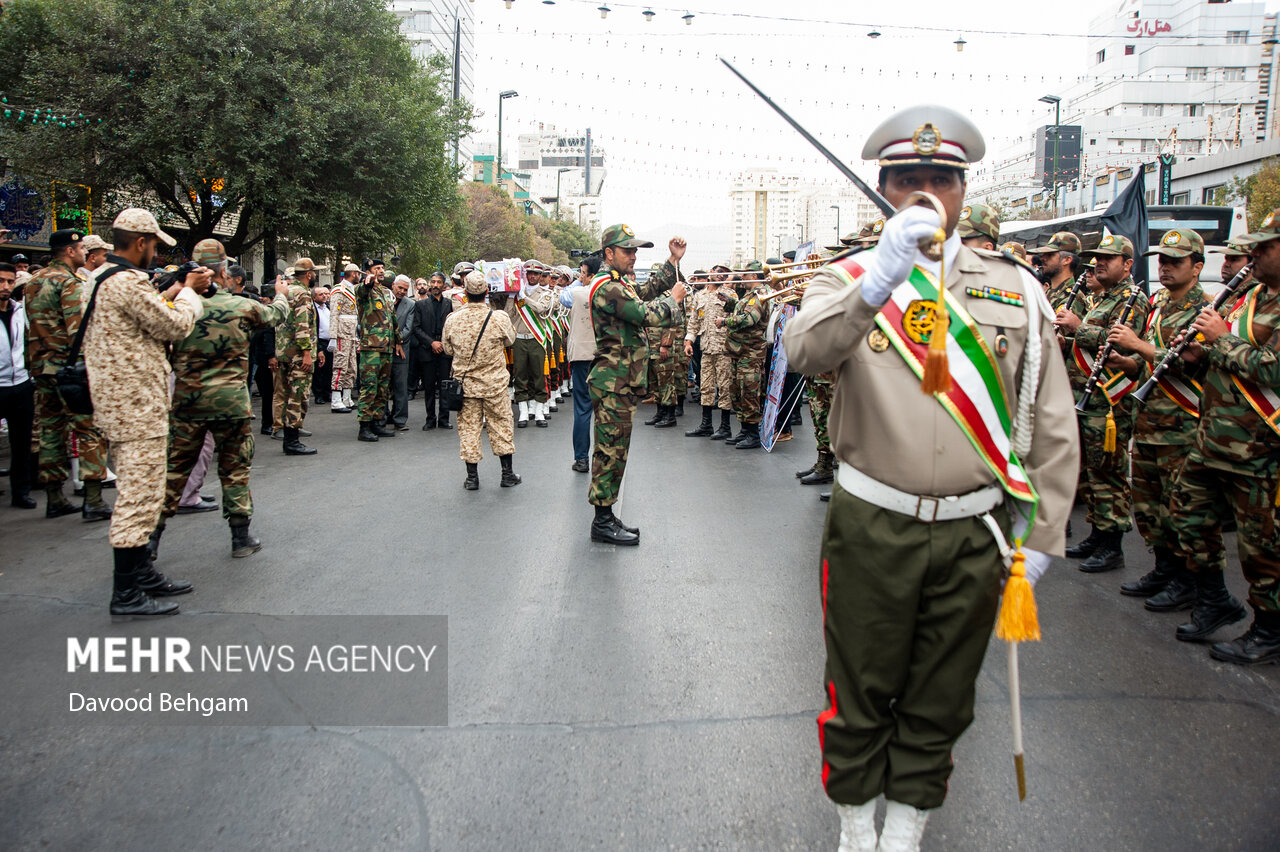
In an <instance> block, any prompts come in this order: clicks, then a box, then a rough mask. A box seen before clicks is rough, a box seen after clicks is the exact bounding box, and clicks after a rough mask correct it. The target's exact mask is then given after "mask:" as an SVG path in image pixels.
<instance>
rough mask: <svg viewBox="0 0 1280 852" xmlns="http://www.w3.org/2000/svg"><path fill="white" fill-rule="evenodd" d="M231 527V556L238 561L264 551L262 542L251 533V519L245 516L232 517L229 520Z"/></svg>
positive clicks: (228, 523)
mask: <svg viewBox="0 0 1280 852" xmlns="http://www.w3.org/2000/svg"><path fill="white" fill-rule="evenodd" d="M227 525H228V526H229V527H231V555H232V556H234V557H235V558H236V559H243V558H244V557H246V556H252V555H253V554H255V553H257V552H258V551H259V550H261V549H262V542H260V541H258V538H257V536H255V535H254V534H253V533H251V532H249V519H248V518H247V517H245V516H244V515H232V516H231V517H230V518H228V519H227Z"/></svg>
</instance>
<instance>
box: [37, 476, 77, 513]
mask: <svg viewBox="0 0 1280 852" xmlns="http://www.w3.org/2000/svg"><path fill="white" fill-rule="evenodd" d="M44 493H45V496H46V497H47V498H48V499H47V500H46V501H45V506H44V516H45V517H46V518H61V517H62V516H63V515H74V514H75V513H76V512H79V511H80V510H79V509H77V508H76V507H75V506H72V505H71V504H70V503H69V502H67V498H66V497H64V496H63V495H62V483H61V482H50V483H49V484H48V485H46V486H45V487H44Z"/></svg>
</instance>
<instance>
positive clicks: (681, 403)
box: [675, 394, 684, 417]
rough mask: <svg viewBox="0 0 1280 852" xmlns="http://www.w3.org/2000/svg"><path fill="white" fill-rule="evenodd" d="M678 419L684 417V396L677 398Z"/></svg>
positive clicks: (676, 413) (676, 412)
mask: <svg viewBox="0 0 1280 852" xmlns="http://www.w3.org/2000/svg"><path fill="white" fill-rule="evenodd" d="M675 415H676V417H684V394H680V395H679V396H678V397H676V411H675Z"/></svg>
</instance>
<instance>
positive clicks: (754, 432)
mask: <svg viewBox="0 0 1280 852" xmlns="http://www.w3.org/2000/svg"><path fill="white" fill-rule="evenodd" d="M742 430H743V431H744V432H746V435H745V437H743V439H742V440H741V441H739V442H738V443H737V447H738V449H740V450H758V449H760V447H762V446H763V444H761V443H760V424H759V423H749V424H747V425H746V426H743V427H742Z"/></svg>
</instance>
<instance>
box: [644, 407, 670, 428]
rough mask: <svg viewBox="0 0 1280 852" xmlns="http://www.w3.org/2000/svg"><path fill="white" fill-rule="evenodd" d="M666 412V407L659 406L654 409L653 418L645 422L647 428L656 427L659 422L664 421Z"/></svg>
mask: <svg viewBox="0 0 1280 852" xmlns="http://www.w3.org/2000/svg"><path fill="white" fill-rule="evenodd" d="M665 410H666V406H663V405H659V406H657V407H656V408H655V409H654V412H653V416H652V417H650V418H649V419H648V420H646V421H644V425H646V426H656V425H657V424H658V421H660V420H662V412H663V411H665Z"/></svg>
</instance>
